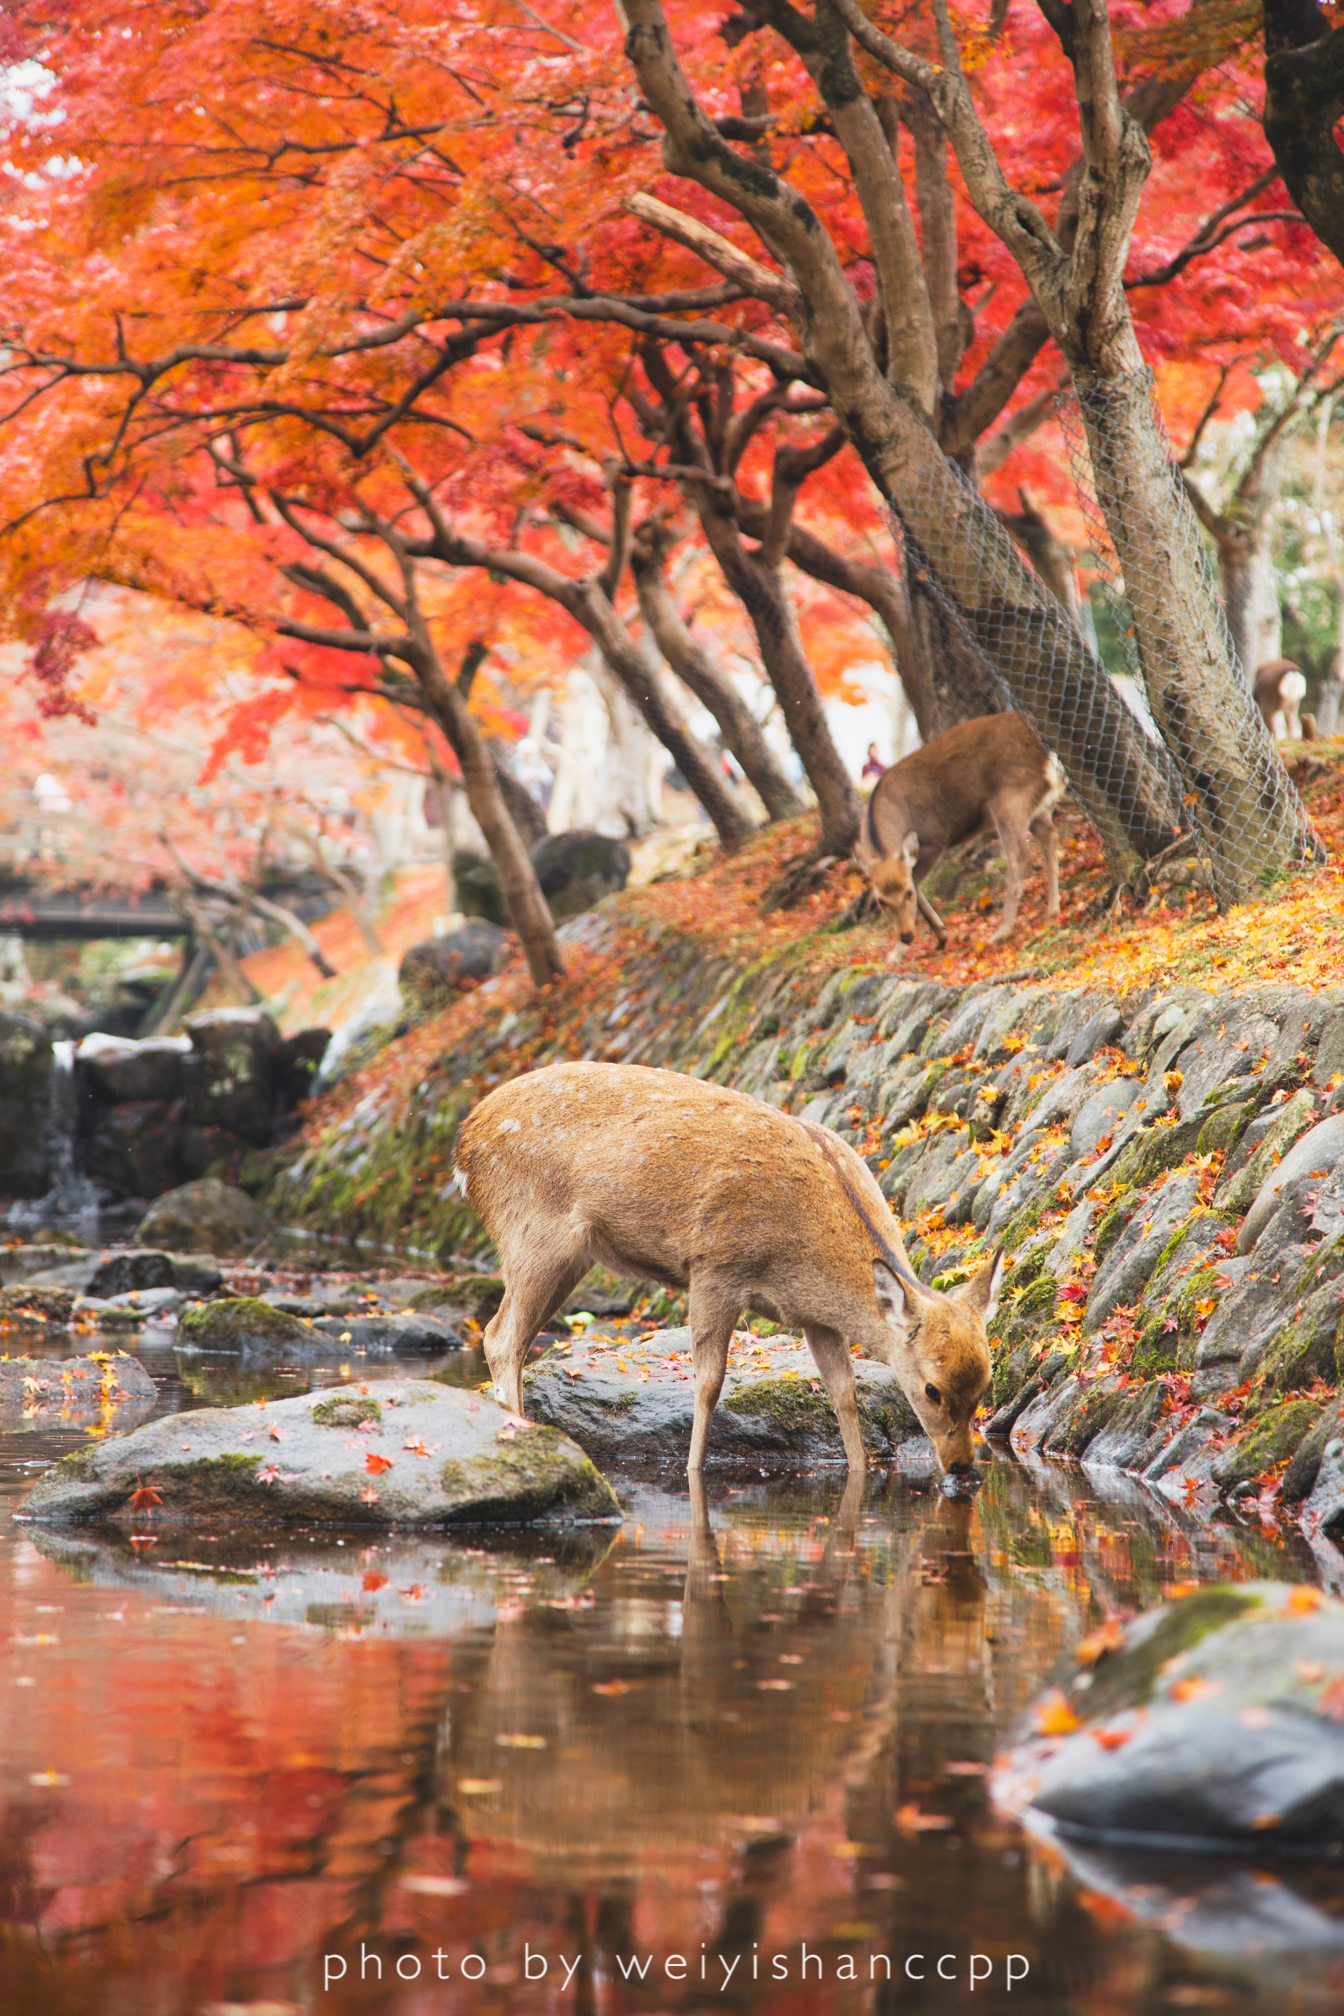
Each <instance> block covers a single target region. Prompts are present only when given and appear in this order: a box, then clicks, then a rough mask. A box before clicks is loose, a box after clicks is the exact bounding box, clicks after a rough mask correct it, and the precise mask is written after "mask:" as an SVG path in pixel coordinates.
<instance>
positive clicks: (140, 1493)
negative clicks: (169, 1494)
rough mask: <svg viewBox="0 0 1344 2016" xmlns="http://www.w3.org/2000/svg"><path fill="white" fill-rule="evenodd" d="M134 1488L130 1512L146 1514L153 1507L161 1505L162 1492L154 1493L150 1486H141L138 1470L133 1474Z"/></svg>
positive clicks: (152, 1487)
mask: <svg viewBox="0 0 1344 2016" xmlns="http://www.w3.org/2000/svg"><path fill="white" fill-rule="evenodd" d="M135 1486H136V1488H135V1490H134V1491H132V1493H131V1510H132V1512H148V1511H150V1510H151V1509H152V1507H153V1506H155V1505H162V1503H163V1493H162V1491H156V1490H155V1489H154V1486H153V1485H152V1484H142V1483H141V1482H140V1472H139V1471H138V1470H137V1471H136V1473H135Z"/></svg>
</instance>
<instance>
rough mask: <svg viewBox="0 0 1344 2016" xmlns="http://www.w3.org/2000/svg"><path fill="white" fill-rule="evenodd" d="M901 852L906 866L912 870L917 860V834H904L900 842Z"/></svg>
mask: <svg viewBox="0 0 1344 2016" xmlns="http://www.w3.org/2000/svg"><path fill="white" fill-rule="evenodd" d="M901 852H902V854H904V856H905V861H906V866H907V867H908V868H913V867H914V865H915V863H916V861H918V859H919V835H918V833H907V834H906V836H905V838H904V840H902V842H901Z"/></svg>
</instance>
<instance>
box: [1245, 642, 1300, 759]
mask: <svg viewBox="0 0 1344 2016" xmlns="http://www.w3.org/2000/svg"><path fill="white" fill-rule="evenodd" d="M1306 697H1307V682H1306V680H1305V679H1304V678H1303V677H1302V672H1301V668H1300V667H1299V666H1297V665H1295V664H1294V663H1293V661H1292V659H1291V658H1271V659H1269V660H1268V662H1267V663H1266V664H1264V665H1261V666H1260V667H1259V668H1258V670H1257V672H1256V675H1255V704H1256V706H1257V707H1258V708H1259V709H1260V712H1261V714H1262V715H1263V716H1264V722H1265V726H1266V728H1268V730H1269V732H1270V734H1271V735H1272V736H1273V737H1274V740H1275V741H1276V742H1300V741H1301V739H1302V722H1301V718H1300V716H1299V713H1298V709H1299V708H1300V707H1301V705H1302V702H1303V701H1304V700H1305V699H1306Z"/></svg>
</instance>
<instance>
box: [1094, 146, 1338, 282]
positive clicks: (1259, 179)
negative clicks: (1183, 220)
mask: <svg viewBox="0 0 1344 2016" xmlns="http://www.w3.org/2000/svg"><path fill="white" fill-rule="evenodd" d="M1278 177H1279V170H1278V166H1277V164H1276V165H1275V166H1274V167H1272V168H1266V170H1265V172H1264V174H1263V175H1257V176H1256V178H1255V180H1254V182H1252V183H1250V184H1249V185H1248V187H1246V188H1245V189H1243V190H1242V192H1241V194H1240V195H1239V196H1232V197H1230V198H1229V199H1228V201H1227V202H1226V203H1224V204H1222V205H1221V206H1220V207H1219V208H1218V209H1217V210H1215V211H1214V212H1213V214H1212V216H1210V217H1206V218H1205V219H1204V220H1203V222H1202V223H1201V224H1200V226H1199V229H1198V230H1197V231H1196V232H1195V234H1194V236H1193V237H1192V238H1190V239H1189V240H1188V241H1187V243H1186V244H1185V245H1183V246H1182V248H1181V250H1180V251H1179V252H1177V253H1175V254H1174V255H1173V256H1172V257H1171V258H1170V259H1168V261H1167V263H1166V265H1165V266H1155V267H1154V268H1153V270H1152V271H1151V272H1150V273H1138V274H1135V275H1134V277H1133V278H1132V279H1129V280H1126V282H1125V286H1126V287H1127V288H1131V289H1132V288H1135V287H1163V286H1165V285H1166V283H1167V282H1168V281H1169V280H1174V279H1175V277H1176V275H1177V274H1178V273H1183V272H1184V271H1185V268H1186V267H1187V266H1188V265H1189V264H1190V262H1191V260H1192V259H1199V258H1202V257H1203V255H1204V254H1205V253H1206V252H1212V251H1214V250H1215V248H1216V247H1217V246H1219V245H1221V244H1222V243H1223V241H1224V239H1225V238H1230V237H1231V235H1232V233H1233V232H1234V231H1240V230H1241V228H1242V226H1243V225H1244V224H1270V223H1283V222H1289V223H1296V224H1303V223H1305V222H1306V219H1305V218H1303V217H1301V216H1299V215H1298V213H1297V212H1296V211H1295V210H1253V211H1252V212H1251V214H1250V215H1249V216H1247V217H1233V212H1234V211H1237V210H1241V209H1244V208H1245V206H1246V204H1248V203H1253V202H1254V201H1255V198H1256V197H1257V196H1258V195H1260V193H1261V192H1262V190H1265V189H1267V188H1268V187H1269V185H1270V183H1271V182H1276V181H1277V180H1278ZM1229 218H1232V219H1233V221H1232V222H1231V223H1229V222H1227V220H1228V219H1229ZM1220 227H1221V228H1220Z"/></svg>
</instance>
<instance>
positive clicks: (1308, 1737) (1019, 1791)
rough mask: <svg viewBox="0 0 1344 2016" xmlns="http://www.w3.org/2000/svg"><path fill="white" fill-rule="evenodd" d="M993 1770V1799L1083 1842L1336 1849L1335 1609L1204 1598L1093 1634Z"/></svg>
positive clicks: (1343, 1755) (1338, 1615) (1294, 1598)
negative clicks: (1030, 1812)
mask: <svg viewBox="0 0 1344 2016" xmlns="http://www.w3.org/2000/svg"><path fill="white" fill-rule="evenodd" d="M1079 1651H1080V1654H1081V1657H1080V1659H1079V1660H1078V1661H1077V1662H1076V1663H1075V1664H1074V1665H1073V1667H1072V1669H1071V1670H1070V1672H1069V1673H1068V1674H1067V1675H1066V1677H1065V1679H1064V1682H1063V1684H1062V1685H1061V1686H1060V1687H1057V1688H1054V1689H1052V1690H1051V1691H1050V1692H1049V1693H1048V1694H1047V1695H1045V1696H1044V1697H1042V1699H1041V1700H1040V1701H1038V1703H1037V1704H1036V1707H1035V1708H1034V1709H1033V1710H1032V1711H1031V1712H1030V1713H1029V1715H1028V1717H1027V1718H1026V1721H1025V1723H1024V1725H1023V1726H1022V1727H1021V1728H1020V1729H1019V1731H1018V1733H1017V1736H1016V1739H1015V1741H1014V1743H1013V1745H1012V1746H1011V1748H1010V1749H1009V1751H1008V1753H1007V1755H1006V1757H1004V1758H1002V1759H1001V1760H1000V1761H999V1765H998V1768H997V1771H996V1775H995V1779H994V1785H993V1790H994V1796H995V1798H996V1801H997V1802H998V1804H999V1805H1000V1806H1001V1807H1002V1808H1003V1809H1005V1810H1007V1811H1008V1812H1011V1813H1013V1814H1021V1813H1023V1812H1025V1811H1027V1810H1028V1809H1030V1810H1031V1811H1032V1812H1033V1813H1034V1814H1036V1815H1039V1816H1042V1817H1044V1818H1045V1819H1046V1820H1048V1821H1049V1822H1051V1823H1052V1824H1053V1826H1054V1827H1055V1828H1056V1829H1057V1830H1058V1832H1059V1833H1061V1834H1062V1835H1066V1836H1069V1837H1071V1838H1074V1839H1078V1840H1083V1841H1102V1842H1110V1843H1116V1844H1121V1845H1124V1844H1129V1845H1131V1846H1147V1847H1153V1846H1160V1845H1162V1844H1163V1843H1165V1844H1167V1845H1168V1846H1170V1847H1172V1848H1176V1849H1194V1848H1207V1847H1218V1848H1222V1849H1224V1850H1235V1851H1240V1852H1242V1853H1245V1854H1251V1853H1256V1854H1259V1853H1262V1852H1264V1851H1265V1850H1266V1849H1268V1850H1269V1851H1270V1852H1272V1853H1278V1854H1302V1855H1314V1856H1321V1857H1326V1858H1329V1859H1331V1860H1337V1859H1338V1858H1340V1857H1341V1856H1344V1604H1340V1603H1338V1602H1334V1601H1332V1600H1331V1599H1330V1598H1329V1597H1326V1596H1323V1595H1322V1594H1321V1593H1320V1592H1319V1591H1318V1590H1315V1589H1311V1588H1293V1587H1287V1586H1285V1585H1283V1584H1282V1583H1271V1582H1261V1583H1244V1584H1238V1585H1226V1586H1223V1587H1212V1588H1205V1589H1201V1590H1199V1591H1198V1592H1196V1593H1195V1594H1193V1595H1190V1596H1186V1597H1184V1598H1183V1599H1182V1600H1180V1601H1179V1602H1175V1603H1172V1604H1167V1605H1164V1606H1162V1607H1161V1608H1159V1609H1157V1610H1153V1611H1149V1612H1147V1613H1146V1614H1145V1615H1143V1616H1141V1617H1139V1618H1137V1619H1135V1621H1134V1622H1133V1623H1131V1624H1128V1625H1121V1624H1119V1623H1118V1622H1114V1623H1111V1624H1106V1625H1102V1626H1101V1627H1100V1628H1099V1630H1098V1631H1097V1632H1096V1633H1094V1634H1093V1635H1092V1636H1091V1637H1090V1638H1089V1639H1086V1640H1085V1641H1084V1642H1083V1644H1082V1646H1081V1647H1080V1648H1079Z"/></svg>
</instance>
